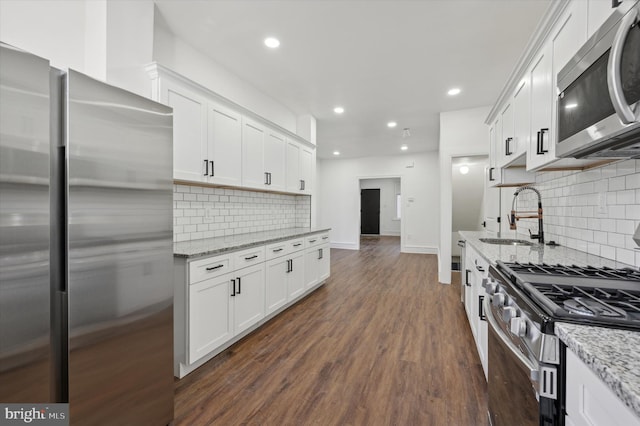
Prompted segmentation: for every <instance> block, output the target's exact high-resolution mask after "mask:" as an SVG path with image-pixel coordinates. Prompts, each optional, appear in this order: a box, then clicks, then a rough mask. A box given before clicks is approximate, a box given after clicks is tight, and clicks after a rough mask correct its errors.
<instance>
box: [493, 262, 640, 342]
mask: <svg viewBox="0 0 640 426" xmlns="http://www.w3.org/2000/svg"><path fill="white" fill-rule="evenodd" d="M496 269H497V270H498V271H500V272H501V273H502V274H503V276H506V277H507V278H508V281H509V282H510V283H512V284H513V285H515V286H516V287H517V288H518V289H520V290H521V291H522V292H523V293H524V294H525V295H527V296H529V297H530V298H531V299H532V300H533V301H534V302H535V303H536V304H537V305H538V306H539V307H540V308H541V310H542V312H543V313H544V315H545V316H546V317H547V318H545V319H546V321H547V322H549V321H565V322H575V323H584V324H590V325H599V326H605V327H614V328H625V329H632V330H640V271H639V270H637V269H632V268H622V269H612V268H595V267H590V266H584V267H583V266H575V265H546V264H541V265H539V264H532V263H504V262H500V261H498V264H497V266H496Z"/></svg>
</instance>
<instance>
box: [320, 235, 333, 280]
mask: <svg viewBox="0 0 640 426" xmlns="http://www.w3.org/2000/svg"><path fill="white" fill-rule="evenodd" d="M319 251H320V254H319V259H318V281H319V282H322V281H324V280H326V279H328V278H329V275H331V248H329V244H323V245H322V246H321V247H320V248H319Z"/></svg>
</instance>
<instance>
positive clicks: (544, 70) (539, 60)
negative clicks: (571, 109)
mask: <svg viewBox="0 0 640 426" xmlns="http://www.w3.org/2000/svg"><path fill="white" fill-rule="evenodd" d="M529 80H530V81H531V121H530V123H531V127H530V133H529V140H530V146H529V149H528V150H527V170H532V169H536V168H538V167H540V166H541V165H544V164H545V163H547V162H548V161H549V160H550V158H551V154H550V153H549V146H550V145H551V109H552V108H551V99H552V94H553V91H552V86H551V54H550V52H549V43H547V44H545V46H544V47H543V49H542V52H541V53H540V54H539V55H538V56H537V57H536V59H535V60H534V63H533V67H532V68H531V73H530V75H529Z"/></svg>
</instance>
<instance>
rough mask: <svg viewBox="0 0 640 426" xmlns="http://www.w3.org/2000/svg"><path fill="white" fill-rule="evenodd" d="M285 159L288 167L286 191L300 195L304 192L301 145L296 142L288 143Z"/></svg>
mask: <svg viewBox="0 0 640 426" xmlns="http://www.w3.org/2000/svg"><path fill="white" fill-rule="evenodd" d="M285 158H286V165H287V173H286V179H287V185H286V187H287V188H286V189H287V191H289V192H296V193H299V192H300V191H301V190H302V189H301V188H302V185H301V182H300V145H298V144H297V143H296V142H294V141H287V152H286V157H285Z"/></svg>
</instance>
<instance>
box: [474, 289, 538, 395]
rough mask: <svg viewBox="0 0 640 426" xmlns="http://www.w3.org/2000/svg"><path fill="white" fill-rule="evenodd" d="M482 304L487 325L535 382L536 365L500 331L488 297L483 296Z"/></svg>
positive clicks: (536, 380)
mask: <svg viewBox="0 0 640 426" xmlns="http://www.w3.org/2000/svg"><path fill="white" fill-rule="evenodd" d="M484 304H485V306H484V312H485V314H484V315H485V317H486V319H487V322H488V323H489V327H491V328H492V329H493V331H495V333H496V335H497V336H498V337H499V338H500V340H501V341H502V343H503V344H504V345H505V346H506V347H507V348H508V349H509V350H510V351H511V352H512V353H513V354H514V355H515V356H516V358H518V361H519V362H520V363H521V364H522V365H523V366H524V367H525V369H527V370H529V378H530V379H531V381H532V382H535V383H536V384H537V383H538V375H539V370H538V367H537V366H536V365H535V364H534V363H533V362H531V361H530V360H529V359H528V358H527V357H526V356H524V355H523V354H522V352H520V351H519V350H518V348H517V347H516V345H514V344H513V342H512V341H511V339H509V336H507V335H506V334H505V332H504V331H502V329H501V328H500V326H499V325H498V321H497V320H496V319H495V317H494V316H493V310H492V309H491V303H490V302H489V298H488V297H485V298H484ZM535 389H536V390H537V389H538V387H537V386H536V387H535Z"/></svg>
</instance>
